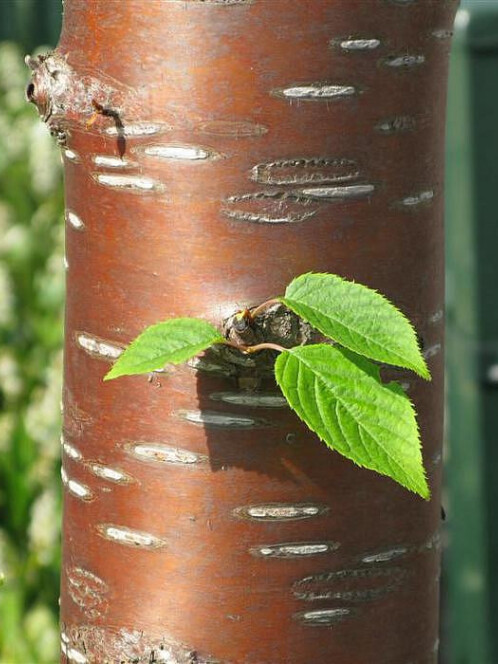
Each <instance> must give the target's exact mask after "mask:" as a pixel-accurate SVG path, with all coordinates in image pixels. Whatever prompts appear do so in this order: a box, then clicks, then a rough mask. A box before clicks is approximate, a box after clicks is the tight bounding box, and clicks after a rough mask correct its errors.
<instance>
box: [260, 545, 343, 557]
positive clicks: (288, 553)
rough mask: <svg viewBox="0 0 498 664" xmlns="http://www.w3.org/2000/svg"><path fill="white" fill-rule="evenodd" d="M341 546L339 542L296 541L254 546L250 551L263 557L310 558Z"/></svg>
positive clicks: (331, 551)
mask: <svg viewBox="0 0 498 664" xmlns="http://www.w3.org/2000/svg"><path fill="white" fill-rule="evenodd" d="M340 546H341V545H340V544H339V543H338V542H294V543H288V544H266V545H261V546H253V547H252V548H251V549H250V552H251V554H252V555H253V556H257V557H261V558H310V557H312V556H319V555H323V554H325V553H333V552H334V551H337V549H338V548H339V547H340Z"/></svg>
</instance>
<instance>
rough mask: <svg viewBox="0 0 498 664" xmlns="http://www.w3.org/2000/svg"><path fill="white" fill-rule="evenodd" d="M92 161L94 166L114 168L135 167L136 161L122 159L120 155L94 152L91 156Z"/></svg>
mask: <svg viewBox="0 0 498 664" xmlns="http://www.w3.org/2000/svg"><path fill="white" fill-rule="evenodd" d="M92 161H93V163H94V164H95V166H102V168H116V169H125V168H136V167H137V166H138V164H137V163H135V162H133V161H128V159H122V158H121V157H114V156H111V155H104V154H96V155H94V156H93V157H92Z"/></svg>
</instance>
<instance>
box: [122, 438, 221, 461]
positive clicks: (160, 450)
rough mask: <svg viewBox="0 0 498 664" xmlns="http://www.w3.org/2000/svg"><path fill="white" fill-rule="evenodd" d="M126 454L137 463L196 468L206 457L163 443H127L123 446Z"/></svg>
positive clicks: (206, 459)
mask: <svg viewBox="0 0 498 664" xmlns="http://www.w3.org/2000/svg"><path fill="white" fill-rule="evenodd" d="M125 449H126V451H127V453H128V454H130V455H131V456H133V457H135V458H136V459H138V460H139V461H146V462H149V463H158V464H172V465H174V466H196V465H199V464H205V463H207V461H208V457H207V456H205V455H204V454H196V453H194V452H190V451H188V450H181V449H179V448H178V447H170V446H169V445H164V444H163V443H128V444H127V445H125Z"/></svg>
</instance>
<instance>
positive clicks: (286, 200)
mask: <svg viewBox="0 0 498 664" xmlns="http://www.w3.org/2000/svg"><path fill="white" fill-rule="evenodd" d="M318 209H319V208H318V205H317V204H316V203H314V202H313V201H312V200H311V198H306V197H304V196H298V195H296V194H292V193H288V192H283V191H275V192H259V193H255V194H242V195H238V196H230V198H227V200H226V201H225V205H224V207H223V208H222V211H223V213H224V214H225V215H226V216H227V217H230V218H232V219H237V220H238V221H253V222H256V223H260V224H286V223H287V224H291V223H297V222H300V221H304V220H305V219H309V218H310V217H313V216H314V215H315V214H316V213H317V212H318Z"/></svg>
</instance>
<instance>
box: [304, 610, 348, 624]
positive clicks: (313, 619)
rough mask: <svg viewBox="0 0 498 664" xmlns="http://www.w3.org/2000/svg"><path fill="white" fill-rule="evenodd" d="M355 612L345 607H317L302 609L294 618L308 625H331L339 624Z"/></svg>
mask: <svg viewBox="0 0 498 664" xmlns="http://www.w3.org/2000/svg"><path fill="white" fill-rule="evenodd" d="M352 613H353V611H352V609H346V608H344V607H341V608H334V609H317V610H316V611H300V612H299V613H295V614H294V619H295V620H297V621H298V622H300V623H301V624H303V625H306V626H308V627H330V626H332V625H337V624H338V623H340V622H342V621H343V620H345V619H346V618H348V617H349V616H350V615H351V614H352Z"/></svg>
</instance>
